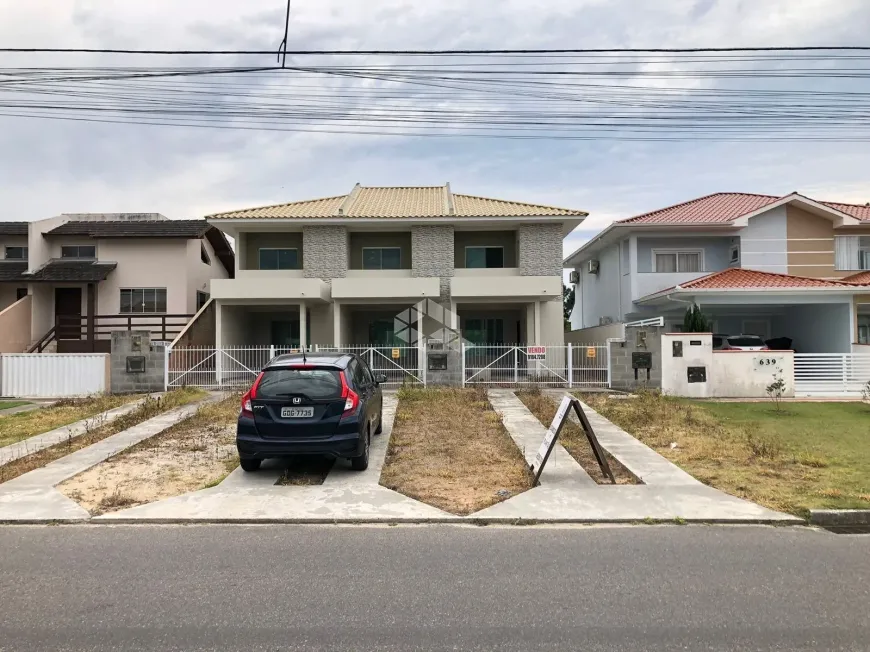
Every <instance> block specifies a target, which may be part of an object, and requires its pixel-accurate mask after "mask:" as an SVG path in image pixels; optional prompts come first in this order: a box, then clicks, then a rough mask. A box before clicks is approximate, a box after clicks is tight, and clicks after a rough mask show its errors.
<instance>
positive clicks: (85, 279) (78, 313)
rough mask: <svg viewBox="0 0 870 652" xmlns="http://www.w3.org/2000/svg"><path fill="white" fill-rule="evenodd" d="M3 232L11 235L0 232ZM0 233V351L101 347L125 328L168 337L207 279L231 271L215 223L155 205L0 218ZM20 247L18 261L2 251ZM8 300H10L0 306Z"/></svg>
mask: <svg viewBox="0 0 870 652" xmlns="http://www.w3.org/2000/svg"><path fill="white" fill-rule="evenodd" d="M7 224H11V223H7ZM8 231H14V233H15V234H14V235H4V233H6V232H8ZM22 233H23V235H22ZM0 238H2V239H3V243H4V246H5V253H6V259H5V260H4V261H3V264H2V267H0V279H2V280H0V286H2V294H0V296H2V297H4V298H3V302H4V303H5V304H7V307H6V310H5V311H3V312H2V313H0V351H4V352H14V351H17V352H20V351H22V350H23V349H24V348H28V349H29V348H32V347H33V346H34V345H38V346H37V350H44V349H46V348H47V347H49V348H48V350H54V349H55V348H56V349H57V350H58V351H61V352H81V351H94V350H98V351H102V350H108V342H109V337H110V332H111V330H116V329H118V328H124V329H127V328H131V327H133V328H141V329H143V330H150V331H152V333H153V335H154V337H155V338H156V339H169V340H171V339H172V338H173V337H174V336H175V335H177V334H178V333H179V332H180V330H181V328H182V327H183V326H184V325H185V324H186V323H187V322H188V321H189V320H190V318H191V317H192V316H193V315H194V314H195V313H196V312H197V310H198V309H199V308H201V307H203V306H204V305H205V304H206V303H207V302H208V299H209V284H210V282H211V281H212V279H224V278H228V277H231V276H232V274H233V273H234V268H235V261H234V256H233V252H232V249H231V248H230V246H229V244H228V242H227V240H226V238H225V237H224V235H223V234H222V233H221V232H220V231H219V230H218V229H215V228H214V227H212V226H211V225H209V224H208V223H207V222H205V221H203V220H170V219H168V218H166V217H165V216H163V215H159V214H155V213H148V214H138V213H137V214H127V213H124V214H117V213H94V214H91V213H88V214H64V215H60V216H58V217H53V218H49V219H46V220H39V221H36V222H30V223H26V222H25V223H14V224H12V225H11V226H5V225H4V223H2V222H0ZM22 245H23V246H24V247H25V251H24V256H25V259H24V260H20V259H18V260H16V259H13V260H10V259H9V253H10V249H11V250H12V253H13V256H18V255H19V249H20V247H21V246H22ZM25 294H26V296H25ZM9 298H18V299H20V301H18V302H17V303H14V302H12V303H13V305H8V304H10V301H9ZM2 305H3V304H0V306H2ZM55 341H56V342H57V344H56V347H55V344H54V342H55ZM22 342H24V347H22V346H21V343H22Z"/></svg>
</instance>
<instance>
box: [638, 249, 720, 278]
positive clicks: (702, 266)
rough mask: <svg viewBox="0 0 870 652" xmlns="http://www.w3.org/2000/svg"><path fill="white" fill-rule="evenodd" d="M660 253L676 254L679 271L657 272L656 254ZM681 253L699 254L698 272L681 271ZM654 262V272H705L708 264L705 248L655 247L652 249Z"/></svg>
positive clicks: (652, 261)
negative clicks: (705, 257)
mask: <svg viewBox="0 0 870 652" xmlns="http://www.w3.org/2000/svg"><path fill="white" fill-rule="evenodd" d="M659 254H665V255H670V254H673V255H676V256H677V259H676V262H677V265H676V266H677V271H675V272H657V271H656V256H658V255H659ZM679 254H698V271H697V272H681V271H680V257H679ZM650 263H651V264H652V273H653V274H703V273H704V270H705V269H706V268H707V266H706V265H705V263H704V250H703V249H653V250H652V260H651V261H650Z"/></svg>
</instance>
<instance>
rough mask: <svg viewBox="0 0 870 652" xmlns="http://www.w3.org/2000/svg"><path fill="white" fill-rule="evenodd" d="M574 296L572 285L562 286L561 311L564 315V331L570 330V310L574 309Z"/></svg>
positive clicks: (575, 294)
mask: <svg viewBox="0 0 870 652" xmlns="http://www.w3.org/2000/svg"><path fill="white" fill-rule="evenodd" d="M576 296H577V293H576V290H575V288H574V286H573V285H572V286H571V287H567V286H565V285H563V286H562V311H563V313H564V317H565V330H566V331H570V330H571V311H573V310H574V301H575V299H576Z"/></svg>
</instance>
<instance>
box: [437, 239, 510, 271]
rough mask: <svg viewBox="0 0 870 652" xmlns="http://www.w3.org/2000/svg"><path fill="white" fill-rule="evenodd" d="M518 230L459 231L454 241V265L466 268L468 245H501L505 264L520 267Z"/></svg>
mask: <svg viewBox="0 0 870 652" xmlns="http://www.w3.org/2000/svg"><path fill="white" fill-rule="evenodd" d="M517 238H518V235H517V232H516V231H457V232H456V238H455V243H454V262H453V264H454V267H457V268H460V269H462V268H465V267H466V261H465V248H466V247H482V246H488V247H501V248H502V249H503V250H504V266H505V267H518V265H519V263H518V262H517Z"/></svg>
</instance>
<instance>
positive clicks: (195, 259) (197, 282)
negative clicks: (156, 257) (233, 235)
mask: <svg viewBox="0 0 870 652" xmlns="http://www.w3.org/2000/svg"><path fill="white" fill-rule="evenodd" d="M200 243H202V245H203V246H204V247H205V251H206V253H207V254H208V257H209V260H210V261H211V264H210V265H206V264H205V263H204V262H202V257H201V250H200ZM186 271H187V314H191V315H192V314H194V313H195V312H196V311H197V306H196V293H197V292H205V293H206V294H209V295H210V294H211V280H212V279H215V278H229V273H228V272H227V270H226V268H225V267H224V265H223V263H222V262H221V261H220V259H219V258H218V257H217V256H216V255H215V252H214V248H213V247H212V246H211V243H210V242H209V241H208V240H206V239H202V240H188V241H187V270H186Z"/></svg>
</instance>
